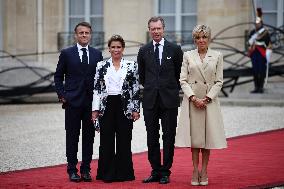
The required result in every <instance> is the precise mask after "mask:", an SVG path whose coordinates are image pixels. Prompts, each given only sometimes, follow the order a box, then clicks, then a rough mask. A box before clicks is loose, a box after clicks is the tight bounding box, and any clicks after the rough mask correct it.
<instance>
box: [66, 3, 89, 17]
mask: <svg viewBox="0 0 284 189" xmlns="http://www.w3.org/2000/svg"><path fill="white" fill-rule="evenodd" d="M84 3H85V1H77V0H69V5H70V7H69V8H70V10H69V11H70V13H69V14H70V15H84V6H85V5H84Z"/></svg>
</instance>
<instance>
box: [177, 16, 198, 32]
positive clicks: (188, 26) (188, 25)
mask: <svg viewBox="0 0 284 189" xmlns="http://www.w3.org/2000/svg"><path fill="white" fill-rule="evenodd" d="M196 20H197V19H196V16H183V17H182V29H181V30H182V31H183V30H192V29H193V28H194V26H195V25H196Z"/></svg>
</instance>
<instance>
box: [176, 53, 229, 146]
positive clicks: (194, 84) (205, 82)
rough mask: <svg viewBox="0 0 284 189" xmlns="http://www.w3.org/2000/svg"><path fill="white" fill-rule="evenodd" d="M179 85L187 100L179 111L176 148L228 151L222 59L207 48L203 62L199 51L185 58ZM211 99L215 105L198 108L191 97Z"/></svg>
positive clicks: (184, 56)
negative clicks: (221, 95) (221, 94)
mask: <svg viewBox="0 0 284 189" xmlns="http://www.w3.org/2000/svg"><path fill="white" fill-rule="evenodd" d="M180 84H181V88H182V90H183V92H184V97H183V101H182V105H181V109H180V115H179V123H178V127H177V134H176V143H175V145H176V146H179V147H193V148H205V149H220V148H226V147H227V142H226V137H225V132H224V124H223V118H222V113H221V109H220V103H219V100H218V93H219V92H220V90H221V88H222V85H223V56H222V54H221V53H220V52H217V51H214V50H212V49H210V48H209V49H208V51H207V54H206V56H205V58H204V59H203V63H202V62H201V59H200V57H199V54H198V52H197V49H195V50H192V51H187V52H185V53H184V55H183V63H182V68H181V73H180ZM192 95H195V96H196V97H198V98H204V97H205V96H208V97H210V98H211V99H212V102H211V103H209V104H207V107H206V109H204V110H200V109H197V108H196V107H195V106H194V105H193V103H192V102H190V101H189V97H190V96H192Z"/></svg>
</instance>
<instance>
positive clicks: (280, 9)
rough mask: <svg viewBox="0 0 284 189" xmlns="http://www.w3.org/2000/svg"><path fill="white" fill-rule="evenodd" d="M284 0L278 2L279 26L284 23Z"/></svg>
mask: <svg viewBox="0 0 284 189" xmlns="http://www.w3.org/2000/svg"><path fill="white" fill-rule="evenodd" d="M283 4H284V0H278V2H277V27H280V26H282V25H283V23H284V18H283V16H284V12H283V11H284V10H283V7H284V6H283Z"/></svg>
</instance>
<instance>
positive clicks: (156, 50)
mask: <svg viewBox="0 0 284 189" xmlns="http://www.w3.org/2000/svg"><path fill="white" fill-rule="evenodd" d="M159 45H160V44H159V43H156V44H155V63H157V64H158V65H160V58H159Z"/></svg>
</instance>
